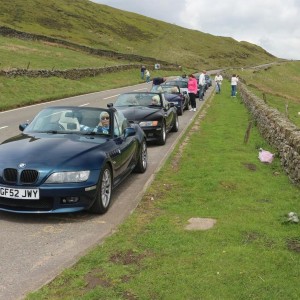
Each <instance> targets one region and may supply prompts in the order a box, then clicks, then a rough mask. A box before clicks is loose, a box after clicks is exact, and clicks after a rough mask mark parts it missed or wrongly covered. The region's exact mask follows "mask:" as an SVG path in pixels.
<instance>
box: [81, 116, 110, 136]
mask: <svg viewBox="0 0 300 300" xmlns="http://www.w3.org/2000/svg"><path fill="white" fill-rule="evenodd" d="M109 119H110V118H109V114H108V112H106V111H103V112H102V113H101V114H100V116H99V123H98V124H97V125H96V127H94V128H93V127H89V126H85V125H80V130H81V131H88V132H99V133H104V134H109Z"/></svg>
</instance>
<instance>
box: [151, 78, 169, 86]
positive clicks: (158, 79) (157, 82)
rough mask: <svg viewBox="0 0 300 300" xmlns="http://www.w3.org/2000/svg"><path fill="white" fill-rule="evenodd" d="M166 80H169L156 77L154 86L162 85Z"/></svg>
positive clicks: (153, 82)
mask: <svg viewBox="0 0 300 300" xmlns="http://www.w3.org/2000/svg"><path fill="white" fill-rule="evenodd" d="M166 80H167V78H166V77H154V78H153V81H152V84H153V85H160V84H162V83H164V82H165V81H166Z"/></svg>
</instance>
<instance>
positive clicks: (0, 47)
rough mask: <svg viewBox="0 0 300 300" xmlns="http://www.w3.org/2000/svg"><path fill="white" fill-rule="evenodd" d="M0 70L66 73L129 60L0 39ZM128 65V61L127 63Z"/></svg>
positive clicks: (60, 47) (48, 44)
mask: <svg viewBox="0 0 300 300" xmlns="http://www.w3.org/2000/svg"><path fill="white" fill-rule="evenodd" d="M0 56H1V63H0V68H1V69H2V70H10V69H13V68H19V69H27V68H28V69H43V70H52V69H55V70H66V69H74V68H100V67H105V66H114V65H121V64H123V65H124V64H129V63H130V62H129V61H126V60H121V61H120V60H118V59H116V58H115V59H113V58H109V57H103V56H102V57H101V56H96V55H91V54H87V53H84V52H81V51H76V50H72V49H68V48H64V47H62V46H60V45H57V44H53V43H52V44H51V43H46V42H42V41H24V40H20V39H16V38H7V37H2V36H0ZM131 63H132V62H131Z"/></svg>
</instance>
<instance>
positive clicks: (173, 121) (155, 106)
mask: <svg viewBox="0 0 300 300" xmlns="http://www.w3.org/2000/svg"><path fill="white" fill-rule="evenodd" d="M108 106H113V107H115V108H116V109H117V110H118V111H122V112H123V114H124V116H125V117H126V118H127V119H128V120H129V121H130V122H132V123H136V124H139V126H140V127H141V128H142V129H143V130H144V132H145V134H146V138H147V141H148V142H150V141H155V142H156V143H157V144H159V145H164V144H165V143H166V139H167V133H168V132H170V131H173V132H177V131H178V129H179V122H178V115H177V109H176V107H175V106H174V103H172V102H168V101H167V100H166V99H165V97H164V94H163V93H152V92H132V93H124V94H121V95H119V96H118V98H117V100H116V101H115V103H114V104H113V103H111V104H109V105H108Z"/></svg>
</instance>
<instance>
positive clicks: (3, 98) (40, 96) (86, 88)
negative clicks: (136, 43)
mask: <svg viewBox="0 0 300 300" xmlns="http://www.w3.org/2000/svg"><path fill="white" fill-rule="evenodd" d="M169 75H178V74H174V71H163V70H162V71H159V70H157V71H152V72H151V76H152V78H153V77H154V76H169ZM142 82H143V81H142V80H141V79H140V70H139V69H138V70H128V71H122V72H116V73H109V74H103V75H99V76H96V77H86V78H84V79H81V80H71V79H63V78H58V77H50V78H28V77H16V78H6V77H1V76H0V89H1V94H0V111H4V110H8V109H12V108H16V107H22V106H26V105H31V104H35V103H40V102H46V101H51V100H55V99H60V98H64V97H70V96H75V95H81V94H87V93H92V92H99V91H103V90H107V89H110V88H115V87H121V86H128V85H133V84H137V83H142Z"/></svg>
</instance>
